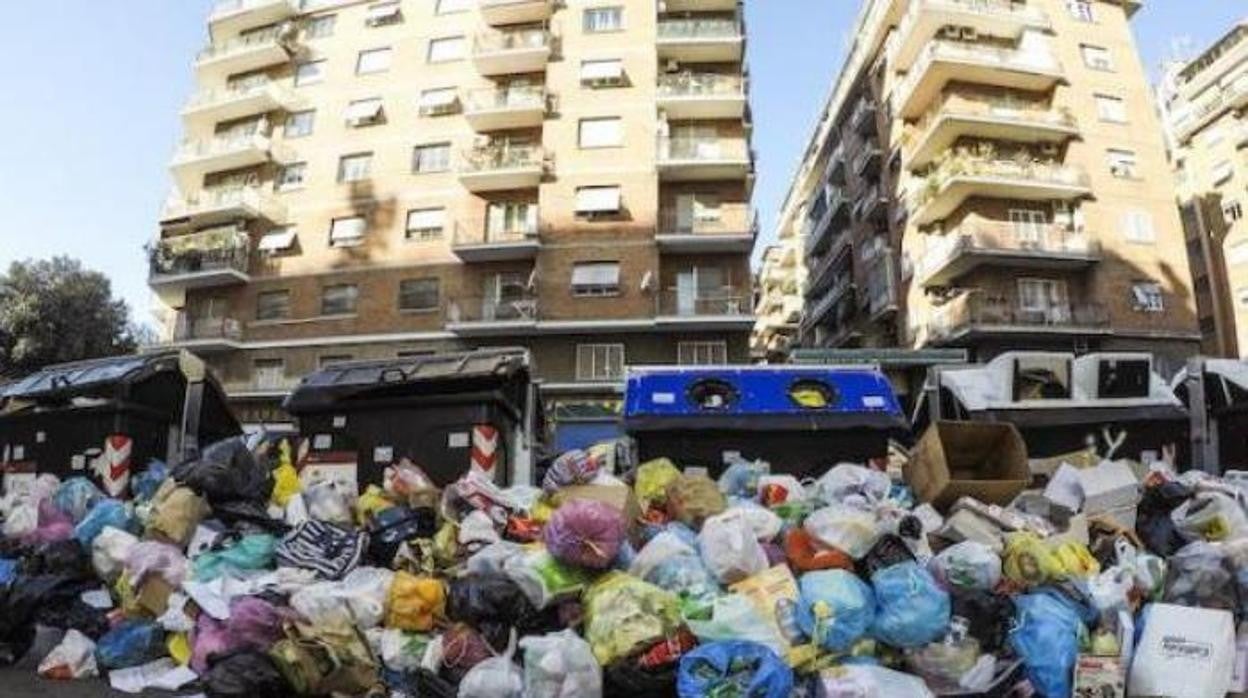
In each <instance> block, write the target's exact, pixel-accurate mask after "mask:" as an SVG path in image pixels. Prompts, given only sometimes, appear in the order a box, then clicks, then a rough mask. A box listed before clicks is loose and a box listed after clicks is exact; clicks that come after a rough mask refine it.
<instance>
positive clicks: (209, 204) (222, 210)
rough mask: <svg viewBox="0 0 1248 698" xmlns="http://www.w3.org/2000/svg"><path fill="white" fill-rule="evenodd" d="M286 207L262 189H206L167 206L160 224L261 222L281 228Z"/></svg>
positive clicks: (195, 224) (175, 199) (205, 224)
mask: <svg viewBox="0 0 1248 698" xmlns="http://www.w3.org/2000/svg"><path fill="white" fill-rule="evenodd" d="M285 218H286V207H285V206H283V205H282V204H281V203H280V202H279V201H277V200H276V199H274V198H273V197H272V196H270V195H269V194H268V191H267V189H261V188H260V187H227V188H220V189H204V190H202V191H199V192H197V193H194V194H191V195H189V196H184V197H177V196H175V197H172V198H170V199H169V201H168V202H166V203H165V208H164V211H163V213H162V214H161V224H162V225H165V226H175V225H189V226H193V227H196V228H202V227H206V226H213V225H222V224H225V223H235V222H238V221H240V220H253V219H260V220H264V221H268V222H269V223H272V224H279V225H280V224H281V223H282V222H284V220H285Z"/></svg>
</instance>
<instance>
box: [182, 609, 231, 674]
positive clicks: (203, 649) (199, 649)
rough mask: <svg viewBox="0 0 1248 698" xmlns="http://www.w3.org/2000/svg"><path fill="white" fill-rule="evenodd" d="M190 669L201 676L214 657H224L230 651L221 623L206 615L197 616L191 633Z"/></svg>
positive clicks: (227, 638)
mask: <svg viewBox="0 0 1248 698" xmlns="http://www.w3.org/2000/svg"><path fill="white" fill-rule="evenodd" d="M190 641H191V669H192V670H193V671H194V672H195V673H196V674H199V675H200V676H203V675H204V673H205V672H207V671H208V668H209V667H211V666H212V660H213V659H214V658H216V657H224V656H225V655H226V653H228V652H229V650H230V636H229V632H228V629H227V628H226V625H225V623H224V622H223V621H219V620H216V619H214V618H213V617H212V616H210V615H208V614H207V613H201V614H199V619H198V620H196V621H195V629H194V630H193V631H191V637H190Z"/></svg>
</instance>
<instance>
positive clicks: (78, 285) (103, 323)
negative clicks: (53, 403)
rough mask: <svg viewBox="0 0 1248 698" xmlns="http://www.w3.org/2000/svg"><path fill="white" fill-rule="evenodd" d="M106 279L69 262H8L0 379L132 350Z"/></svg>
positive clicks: (0, 280) (0, 296)
mask: <svg viewBox="0 0 1248 698" xmlns="http://www.w3.org/2000/svg"><path fill="white" fill-rule="evenodd" d="M129 317H130V310H129V308H128V307H126V303H125V301H123V300H121V299H117V298H113V290H112V284H111V283H109V280H108V277H106V276H104V275H103V274H101V273H99V272H95V271H89V270H86V269H83V268H82V264H81V263H80V262H78V261H77V260H75V259H71V258H69V257H55V258H53V259H51V260H39V261H25V262H14V263H13V264H12V265H10V266H9V270H8V273H7V274H0V377H9V378H13V377H19V376H22V375H25V374H27V373H30V372H32V371H35V370H38V369H39V368H42V367H43V366H47V365H49V364H56V363H64V362H66V361H79V360H82V359H94V358H98V357H103V356H116V355H119V354H127V353H130V352H132V351H134V350H135V348H136V347H137V346H138V345H137V342H136V330H135V329H134V328H133V327H131V326H130V324H129Z"/></svg>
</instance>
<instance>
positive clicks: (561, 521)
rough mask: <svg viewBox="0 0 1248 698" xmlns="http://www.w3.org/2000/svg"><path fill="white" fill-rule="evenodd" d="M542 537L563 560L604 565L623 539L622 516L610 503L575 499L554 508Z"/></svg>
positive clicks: (572, 563) (579, 563)
mask: <svg viewBox="0 0 1248 698" xmlns="http://www.w3.org/2000/svg"><path fill="white" fill-rule="evenodd" d="M542 539H543V540H544V541H545V542H546V547H547V549H549V550H550V554H551V555H553V556H554V557H555V559H557V560H559V561H560V562H562V563H564V564H568V565H576V566H579V567H587V568H590V569H597V570H600V569H606V568H607V567H610V566H611V561H612V560H614V559H615V556H616V554H618V553H619V551H620V544H621V542H622V541H623V540H624V516H623V514H621V513H620V510H619V509H616V508H615V507H613V506H611V505H610V504H606V503H604V502H598V501H594V500H589V499H574V500H572V501H570V502H568V503H567V504H564V505H563V506H561V507H559V508H558V509H557V510H555V513H554V515H553V516H551V517H550V521H548V522H547V523H546V528H545V529H544V530H543V531H542Z"/></svg>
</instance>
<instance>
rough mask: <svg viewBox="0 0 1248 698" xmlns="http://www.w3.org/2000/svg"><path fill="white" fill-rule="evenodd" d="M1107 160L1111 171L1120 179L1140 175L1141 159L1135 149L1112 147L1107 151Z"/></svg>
mask: <svg viewBox="0 0 1248 698" xmlns="http://www.w3.org/2000/svg"><path fill="white" fill-rule="evenodd" d="M1105 161H1106V162H1107V163H1108V164H1109V173H1110V174H1112V175H1113V176H1115V177H1118V178H1119V179H1135V178H1136V177H1138V176H1139V167H1140V163H1139V159H1138V158H1137V157H1136V155H1135V151H1134V150H1124V149H1121V148H1110V149H1109V150H1106V151H1105Z"/></svg>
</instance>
